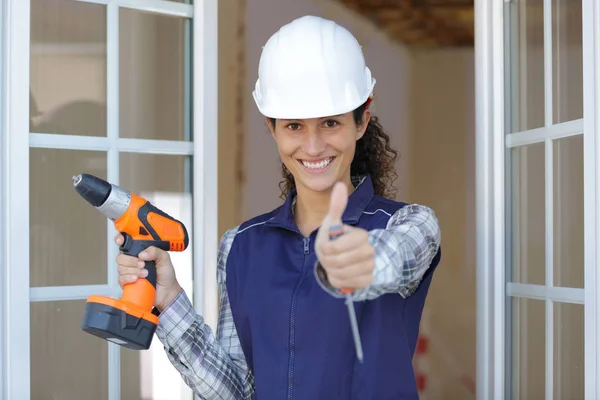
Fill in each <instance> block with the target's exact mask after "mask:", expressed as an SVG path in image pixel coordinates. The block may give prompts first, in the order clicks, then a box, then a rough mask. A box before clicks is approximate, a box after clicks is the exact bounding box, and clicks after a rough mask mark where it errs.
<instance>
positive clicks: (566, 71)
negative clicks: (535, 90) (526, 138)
mask: <svg viewBox="0 0 600 400" xmlns="http://www.w3.org/2000/svg"><path fill="white" fill-rule="evenodd" d="M552 80H553V90H552V93H553V95H552V96H553V97H552V100H553V103H554V105H553V108H554V113H553V120H554V123H559V122H566V121H570V120H575V119H579V118H583V42H582V16H581V0H552Z"/></svg>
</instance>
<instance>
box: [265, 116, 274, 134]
mask: <svg viewBox="0 0 600 400" xmlns="http://www.w3.org/2000/svg"><path fill="white" fill-rule="evenodd" d="M265 122H266V124H267V126H268V127H269V130H270V131H271V136H272V137H273V139H275V127H274V126H273V125H271V119H270V118H269V117H265Z"/></svg>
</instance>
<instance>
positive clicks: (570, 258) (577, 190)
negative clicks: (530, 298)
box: [553, 135, 584, 288]
mask: <svg viewBox="0 0 600 400" xmlns="http://www.w3.org/2000/svg"><path fill="white" fill-rule="evenodd" d="M553 189H554V285H555V286H568V287H577V288H583V284H584V280H583V278H584V277H583V275H584V274H583V265H584V253H583V242H584V236H583V235H584V227H583V224H584V216H583V135H577V136H572V137H569V138H564V139H559V140H555V141H554V188H553Z"/></svg>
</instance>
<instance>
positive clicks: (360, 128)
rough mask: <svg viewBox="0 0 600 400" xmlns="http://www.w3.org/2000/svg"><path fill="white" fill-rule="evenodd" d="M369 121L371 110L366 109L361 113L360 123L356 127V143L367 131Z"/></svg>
mask: <svg viewBox="0 0 600 400" xmlns="http://www.w3.org/2000/svg"><path fill="white" fill-rule="evenodd" d="M370 120H371V110H369V109H368V108H367V109H366V110H365V112H364V113H363V120H362V123H361V124H360V125H359V126H358V130H357V132H356V141H359V140H360V139H361V138H362V137H363V135H364V134H365V132H366V131H367V126H369V121H370Z"/></svg>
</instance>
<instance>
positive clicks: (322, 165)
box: [298, 157, 335, 172]
mask: <svg viewBox="0 0 600 400" xmlns="http://www.w3.org/2000/svg"><path fill="white" fill-rule="evenodd" d="M333 160H335V157H327V158H323V159H321V160H311V161H308V160H298V161H299V162H300V164H302V166H304V168H305V169H306V170H308V171H310V172H321V171H324V170H326V169H327V167H329V166H330V165H331V163H332V162H333Z"/></svg>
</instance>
